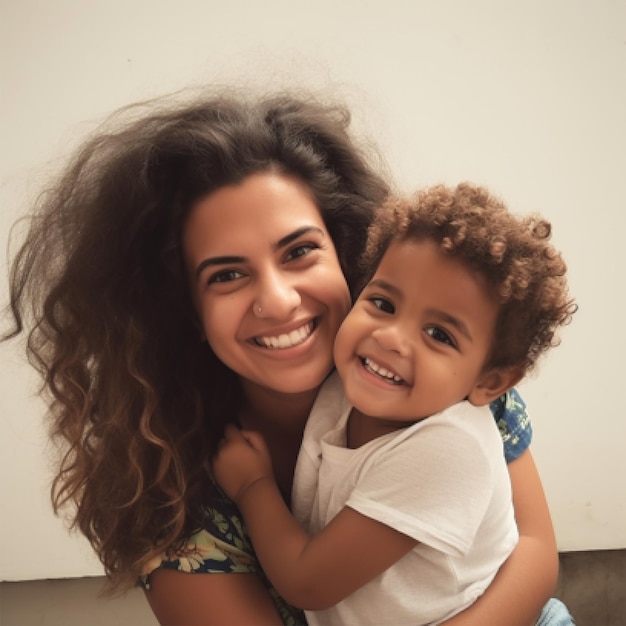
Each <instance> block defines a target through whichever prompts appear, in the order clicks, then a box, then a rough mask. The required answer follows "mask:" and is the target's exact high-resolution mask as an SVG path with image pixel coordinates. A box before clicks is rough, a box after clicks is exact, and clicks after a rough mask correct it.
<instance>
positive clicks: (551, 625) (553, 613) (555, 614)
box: [536, 598, 576, 626]
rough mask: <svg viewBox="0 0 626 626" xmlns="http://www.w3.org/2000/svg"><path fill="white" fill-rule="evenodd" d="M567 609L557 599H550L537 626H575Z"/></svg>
mask: <svg viewBox="0 0 626 626" xmlns="http://www.w3.org/2000/svg"><path fill="white" fill-rule="evenodd" d="M575 624H576V622H574V618H573V617H572V616H571V615H570V613H569V611H568V610H567V607H566V606H565V605H564V604H563V603H562V602H561V601H560V600H557V599H556V598H550V600H548V602H547V604H546V605H545V606H544V607H543V610H542V611H541V615H540V616H539V619H538V620H537V624H536V626H575Z"/></svg>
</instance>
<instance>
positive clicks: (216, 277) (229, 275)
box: [208, 270, 243, 285]
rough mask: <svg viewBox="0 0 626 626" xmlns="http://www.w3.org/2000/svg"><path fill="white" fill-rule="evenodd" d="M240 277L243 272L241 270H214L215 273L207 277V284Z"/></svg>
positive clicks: (227, 281)
mask: <svg viewBox="0 0 626 626" xmlns="http://www.w3.org/2000/svg"><path fill="white" fill-rule="evenodd" d="M242 277H243V274H242V273H241V272H238V271H237V270H224V271H222V272H216V273H215V274H213V275H212V276H211V277H210V278H209V280H208V284H209V285H211V284H212V283H230V282H232V281H234V280H238V279H239V278H242Z"/></svg>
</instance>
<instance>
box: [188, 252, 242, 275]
mask: <svg viewBox="0 0 626 626" xmlns="http://www.w3.org/2000/svg"><path fill="white" fill-rule="evenodd" d="M246 260H247V259H246V257H244V256H212V257H209V258H207V259H204V261H201V262H200V263H199V264H198V267H196V278H198V277H199V276H200V274H202V272H203V270H204V269H206V268H207V267H210V266H212V265H229V264H231V263H245V262H246Z"/></svg>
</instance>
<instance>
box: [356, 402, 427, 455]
mask: <svg viewBox="0 0 626 626" xmlns="http://www.w3.org/2000/svg"><path fill="white" fill-rule="evenodd" d="M419 421H420V420H412V421H406V422H404V421H399V420H388V419H385V418H384V417H370V416H369V415H365V414H363V413H361V411H359V410H358V409H356V408H354V407H353V408H352V411H351V412H350V416H349V417H348V425H347V429H346V436H347V442H346V445H347V447H348V448H352V449H355V448H360V447H361V446H362V445H365V444H366V443H369V442H370V441H373V440H374V439H378V437H382V436H383V435H388V434H389V433H393V432H396V431H398V430H403V429H404V428H408V427H409V426H412V425H413V424H415V423H416V422H419Z"/></svg>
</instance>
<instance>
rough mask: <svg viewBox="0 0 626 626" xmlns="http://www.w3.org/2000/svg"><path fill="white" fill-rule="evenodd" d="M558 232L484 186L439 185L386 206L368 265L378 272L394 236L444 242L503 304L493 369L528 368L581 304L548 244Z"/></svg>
mask: <svg viewBox="0 0 626 626" xmlns="http://www.w3.org/2000/svg"><path fill="white" fill-rule="evenodd" d="M550 235H551V226H550V223H549V222H547V221H546V220H545V219H543V218H541V217H540V216H538V215H530V216H528V217H525V218H516V217H515V216H513V215H512V214H511V213H509V211H508V210H507V208H506V206H505V205H504V203H503V202H502V201H500V200H499V199H497V198H495V197H494V196H492V195H491V194H490V193H489V192H488V191H487V190H486V189H485V188H483V187H477V186H475V185H472V184H470V183H462V184H460V185H458V186H457V187H456V188H454V189H453V188H450V187H446V186H444V185H437V186H434V187H430V188H427V189H424V190H421V191H418V192H417V193H416V194H415V195H414V196H412V197H411V198H408V199H405V198H393V199H391V200H388V201H387V202H386V203H385V204H384V205H383V207H382V208H381V210H380V211H379V212H378V214H377V217H376V219H375V222H374V223H373V224H372V226H371V227H370V231H369V239H368V244H367V248H366V250H365V252H364V255H363V258H362V263H363V265H364V268H365V270H366V275H368V276H370V277H371V275H372V274H373V272H374V270H375V268H376V267H377V266H378V263H379V262H380V260H381V258H382V256H383V254H384V252H385V250H386V249H387V247H388V246H389V244H390V243H391V241H392V240H398V239H400V240H403V239H407V238H412V239H417V240H424V239H429V240H434V241H436V242H437V243H438V244H439V245H440V247H441V249H442V250H443V251H444V252H445V253H446V254H449V255H454V256H456V257H458V258H459V259H460V260H462V261H463V262H464V263H466V264H467V265H468V266H469V267H471V268H472V270H475V271H477V272H478V273H480V275H482V276H483V277H484V279H485V280H486V283H487V285H488V286H489V288H490V289H491V290H492V292H493V294H494V295H495V296H496V298H497V299H498V300H499V302H500V303H501V307H500V312H499V315H498V320H497V324H496V329H495V335H494V336H495V338H496V339H495V341H494V345H493V348H492V351H491V354H490V355H489V358H488V360H487V363H486V364H485V369H489V368H494V367H510V366H515V367H522V368H523V370H524V372H528V371H530V370H531V369H532V368H533V366H534V365H535V362H536V361H537V359H538V357H539V356H541V355H542V354H543V353H544V352H545V351H547V350H548V349H549V348H551V347H554V346H557V345H558V344H559V339H558V338H557V337H556V330H557V328H558V327H559V326H564V325H566V324H568V323H569V322H570V321H571V319H572V315H573V314H574V313H575V311H576V309H577V306H576V304H574V301H573V300H572V299H571V298H570V297H569V294H568V289H567V282H566V279H565V273H566V265H565V262H564V261H563V258H562V257H561V255H560V253H559V252H558V251H557V250H555V248H554V247H553V246H552V245H551V244H550V243H548V241H549V239H550Z"/></svg>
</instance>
